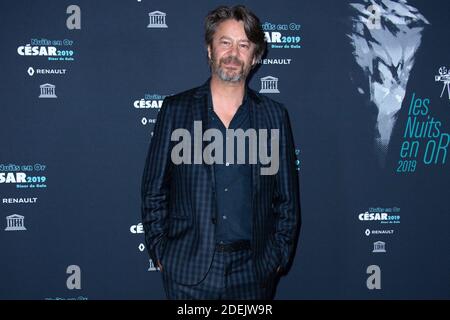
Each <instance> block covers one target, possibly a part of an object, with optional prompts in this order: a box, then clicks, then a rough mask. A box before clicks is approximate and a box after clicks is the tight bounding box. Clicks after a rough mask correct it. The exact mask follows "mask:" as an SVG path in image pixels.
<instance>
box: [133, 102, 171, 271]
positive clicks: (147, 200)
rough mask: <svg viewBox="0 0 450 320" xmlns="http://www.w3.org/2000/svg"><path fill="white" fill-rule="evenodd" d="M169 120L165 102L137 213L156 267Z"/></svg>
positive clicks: (165, 206)
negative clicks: (139, 210) (140, 216)
mask: <svg viewBox="0 0 450 320" xmlns="http://www.w3.org/2000/svg"><path fill="white" fill-rule="evenodd" d="M171 132H172V120H171V118H170V114H169V108H168V102H167V99H165V100H164V102H163V104H162V106H161V109H160V111H159V113H158V116H157V119H156V123H155V127H154V130H153V138H152V139H151V142H150V147H149V150H148V154H147V158H146V162H145V168H144V173H143V176H142V183H141V213H142V225H143V227H144V233H145V242H146V247H147V250H148V252H149V255H150V258H151V259H152V260H153V262H154V263H155V264H156V262H157V261H159V260H161V258H162V255H163V253H164V243H165V235H166V229H167V226H166V223H167V215H168V210H169V197H170V193H169V192H170V180H171V169H172V162H171V158H170V153H171V150H170V146H171V141H170V137H171Z"/></svg>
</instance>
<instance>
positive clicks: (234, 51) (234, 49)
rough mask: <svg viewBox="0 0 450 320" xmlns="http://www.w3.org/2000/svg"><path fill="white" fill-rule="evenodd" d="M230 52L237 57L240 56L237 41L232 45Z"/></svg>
mask: <svg viewBox="0 0 450 320" xmlns="http://www.w3.org/2000/svg"><path fill="white" fill-rule="evenodd" d="M230 53H231V54H232V55H233V56H235V57H237V56H239V45H238V44H237V43H233V44H232V45H231V48H230Z"/></svg>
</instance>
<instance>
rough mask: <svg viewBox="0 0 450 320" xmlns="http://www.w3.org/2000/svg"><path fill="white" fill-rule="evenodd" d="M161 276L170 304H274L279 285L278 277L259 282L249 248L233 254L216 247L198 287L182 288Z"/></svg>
mask: <svg viewBox="0 0 450 320" xmlns="http://www.w3.org/2000/svg"><path fill="white" fill-rule="evenodd" d="M163 267H164V266H163ZM162 276H163V283H164V289H165V291H166V296H167V299H169V300H271V299H273V293H274V287H275V283H276V281H275V276H271V277H269V279H267V281H264V282H261V281H260V280H259V281H258V279H257V278H256V274H255V270H254V265H253V261H252V251H251V250H250V249H249V248H245V249H240V250H233V251H230V250H221V249H220V248H219V247H216V250H215V252H214V257H213V261H212V264H211V267H210V269H209V271H208V273H207V274H206V277H205V278H204V279H203V280H202V281H201V282H200V283H198V284H196V285H182V284H179V283H177V282H175V281H173V280H171V279H170V276H168V275H167V274H166V273H165V272H164V271H163V272H162Z"/></svg>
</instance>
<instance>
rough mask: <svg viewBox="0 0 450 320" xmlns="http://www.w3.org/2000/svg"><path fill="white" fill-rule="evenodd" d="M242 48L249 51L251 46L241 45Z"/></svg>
mask: <svg viewBox="0 0 450 320" xmlns="http://www.w3.org/2000/svg"><path fill="white" fill-rule="evenodd" d="M241 48H244V49H248V48H249V45H248V44H241Z"/></svg>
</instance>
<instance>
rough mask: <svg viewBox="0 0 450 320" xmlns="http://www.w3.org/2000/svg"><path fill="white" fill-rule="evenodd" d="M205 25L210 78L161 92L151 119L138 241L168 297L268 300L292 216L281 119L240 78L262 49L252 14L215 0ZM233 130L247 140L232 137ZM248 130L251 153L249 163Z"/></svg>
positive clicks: (291, 175)
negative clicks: (163, 96)
mask: <svg viewBox="0 0 450 320" xmlns="http://www.w3.org/2000/svg"><path fill="white" fill-rule="evenodd" d="M205 29H206V30H205V31H206V33H205V42H206V46H207V51H208V58H209V64H210V67H211V78H210V79H209V80H208V81H207V82H206V83H205V84H204V85H203V86H201V87H198V88H194V89H191V90H189V91H186V92H183V93H180V94H177V95H174V96H170V97H167V98H166V99H165V100H164V103H163V105H162V107H161V110H160V112H159V114H158V118H157V121H156V124H155V128H154V135H153V139H152V142H151V144H150V148H149V152H148V156H147V160H146V165H145V170H144V174H143V179H142V221H143V226H144V230H145V240H146V244H147V248H148V251H149V254H150V257H151V259H152V260H153V261H154V262H155V263H156V264H157V266H158V267H159V269H160V270H161V272H162V275H163V282H164V288H165V290H166V295H167V297H168V298H169V299H209V300H212V299H214V300H215V299H272V298H273V293H274V287H275V284H276V282H277V277H278V275H280V274H281V273H283V272H285V270H286V268H287V266H288V263H289V261H290V258H292V256H293V253H294V251H295V247H296V239H297V231H298V228H299V224H300V209H299V208H300V206H299V195H298V181H297V173H296V170H295V151H294V143H293V138H292V132H291V128H290V123H289V118H288V114H287V111H286V109H285V108H284V107H283V106H282V105H280V104H279V103H277V102H275V101H273V100H270V99H268V98H267V97H264V96H262V95H260V94H258V93H256V92H254V91H253V90H251V89H249V88H248V87H247V86H246V79H247V76H248V74H249V72H250V70H251V69H252V68H253V67H254V66H255V64H256V62H257V61H258V60H259V59H260V58H261V56H262V55H263V53H264V49H265V40H264V33H263V31H262V29H261V24H260V21H259V19H258V18H257V17H256V16H255V15H254V14H253V13H252V12H250V11H249V10H248V9H247V8H245V7H244V6H235V7H225V6H221V7H218V8H217V9H215V10H213V11H212V12H210V13H209V14H208V16H207V17H206V20H205ZM233 129H236V130H235V131H234V132H235V133H236V132H237V133H239V130H241V131H240V133H242V132H243V131H245V133H247V135H246V136H245V137H247V138H248V140H247V141H245V137H244V139H243V140H244V142H245V143H244V144H242V143H241V144H240V145H239V141H238V143H237V147H236V145H233V144H232V143H233V141H232V140H233V139H234V138H235V137H236V135H232V134H230V132H232V130H233ZM199 130H200V135H201V137H203V138H200V139H202V140H201V141H200V142H199V140H198V139H197V138H196V134H198V133H199ZM252 132H253V133H256V137H257V138H258V145H257V146H260V149H261V150H258V151H259V156H260V158H261V157H262V155H265V157H262V158H263V159H260V160H261V161H256V162H255V161H252V160H254V159H255V158H254V156H255V154H256V152H255V145H256V144H255V143H254V142H255V141H256V140H253V141H251V140H252V138H255V135H252V134H251V133H252ZM191 134H192V135H194V139H193V142H192V141H190V140H188V138H189V137H190V136H191ZM186 136H188V138H186ZM213 136H214V139H212V137H213ZM181 137H184V138H185V139H182V141H181V142H179V140H180V138H181ZM205 137H206V138H205ZM222 138H223V139H222ZM241 138H242V135H241ZM211 140H214V141H213V142H211V145H213V147H212V146H211V145H209V146H207V145H206V142H205V141H211ZM177 142H178V143H177ZM241 142H242V141H241ZM246 146H248V149H246V148H245V147H246ZM252 148H253V149H252ZM211 149H213V151H214V152H212V150H211ZM262 149H266V150H262ZM245 151H249V152H247V153H248V155H247V154H244V155H243V153H245ZM236 153H237V154H236ZM269 153H271V158H268V155H269ZM192 154H194V161H191V156H192ZM235 155H236V157H235ZM247 156H248V157H247ZM252 156H253V157H252ZM240 157H241V158H240ZM202 158H203V159H202ZM236 158H237V161H235V159H236ZM242 158H245V160H246V161H242ZM211 159H212V160H213V162H211ZM223 159H226V162H224V161H222V160H223ZM268 159H269V160H273V161H272V162H273V163H271V164H270V167H269V168H267V166H266V167H263V165H262V164H263V162H265V163H264V164H265V165H266V164H268V161H267V160H268ZM263 160H264V161H263Z"/></svg>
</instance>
